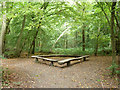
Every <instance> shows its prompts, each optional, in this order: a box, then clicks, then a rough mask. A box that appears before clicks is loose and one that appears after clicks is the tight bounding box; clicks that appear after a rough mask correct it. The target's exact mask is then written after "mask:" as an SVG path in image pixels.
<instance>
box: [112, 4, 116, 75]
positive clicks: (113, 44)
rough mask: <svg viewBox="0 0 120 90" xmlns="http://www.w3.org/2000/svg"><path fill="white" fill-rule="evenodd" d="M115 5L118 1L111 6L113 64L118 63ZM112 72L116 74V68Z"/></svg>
mask: <svg viewBox="0 0 120 90" xmlns="http://www.w3.org/2000/svg"><path fill="white" fill-rule="evenodd" d="M115 6H116V2H112V6H111V45H112V61H113V64H114V63H116V48H115V32H114V18H115ZM112 74H113V75H114V74H115V68H113V70H112Z"/></svg>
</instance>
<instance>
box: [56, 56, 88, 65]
mask: <svg viewBox="0 0 120 90" xmlns="http://www.w3.org/2000/svg"><path fill="white" fill-rule="evenodd" d="M88 57H89V55H85V56H81V57H77V58H69V59H64V60H61V61H58V64H60V65H62V64H64V63H67V66H70V62H71V61H75V60H81V59H83V61H86V60H87V59H88Z"/></svg>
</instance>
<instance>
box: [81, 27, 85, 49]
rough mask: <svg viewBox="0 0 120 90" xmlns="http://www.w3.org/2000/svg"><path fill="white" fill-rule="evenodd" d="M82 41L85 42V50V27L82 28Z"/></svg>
mask: <svg viewBox="0 0 120 90" xmlns="http://www.w3.org/2000/svg"><path fill="white" fill-rule="evenodd" d="M82 43H83V51H85V30H84V27H83V30H82Z"/></svg>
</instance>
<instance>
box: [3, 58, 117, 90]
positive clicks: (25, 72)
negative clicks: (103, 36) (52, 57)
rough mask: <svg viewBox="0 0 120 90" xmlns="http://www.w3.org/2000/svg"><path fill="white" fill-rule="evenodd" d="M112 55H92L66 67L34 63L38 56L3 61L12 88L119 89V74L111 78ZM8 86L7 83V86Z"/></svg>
mask: <svg viewBox="0 0 120 90" xmlns="http://www.w3.org/2000/svg"><path fill="white" fill-rule="evenodd" d="M111 62H112V58H111V57H110V56H96V57H95V56H91V57H90V60H89V61H85V62H80V61H73V62H72V64H71V66H69V67H65V66H66V64H65V65H63V66H60V65H58V64H55V67H53V66H49V62H45V61H44V62H43V61H42V60H41V61H40V62H39V63H35V62H34V58H15V59H6V60H2V65H3V67H4V68H8V69H6V71H9V72H10V74H9V75H8V79H9V83H7V84H8V85H7V86H6V87H12V88H117V87H118V82H117V76H114V77H111V75H110V71H109V70H108V69H106V68H107V67H109V66H110V65H111ZM4 87H5V86H4Z"/></svg>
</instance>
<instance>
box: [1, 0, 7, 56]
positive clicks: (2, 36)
mask: <svg viewBox="0 0 120 90" xmlns="http://www.w3.org/2000/svg"><path fill="white" fill-rule="evenodd" d="M3 8H6V6H5V2H3ZM5 33H6V12H5V14H4V15H3V21H2V29H1V35H0V55H2V54H3V49H4V48H3V47H4V38H5Z"/></svg>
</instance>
